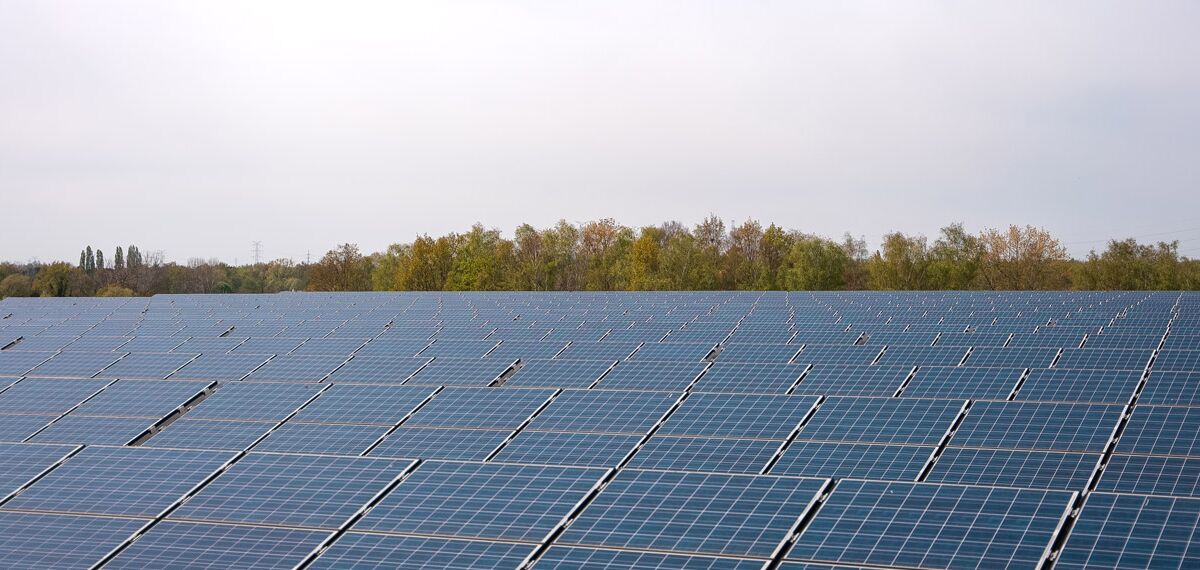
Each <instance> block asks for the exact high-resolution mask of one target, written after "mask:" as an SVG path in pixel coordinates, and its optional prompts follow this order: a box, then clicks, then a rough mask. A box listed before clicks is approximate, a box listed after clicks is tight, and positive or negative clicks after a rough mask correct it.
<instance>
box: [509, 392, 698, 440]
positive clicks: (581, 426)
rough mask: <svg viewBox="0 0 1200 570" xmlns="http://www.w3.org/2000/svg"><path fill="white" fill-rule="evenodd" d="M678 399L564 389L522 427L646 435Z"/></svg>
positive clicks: (659, 395) (662, 394) (676, 397)
mask: <svg viewBox="0 0 1200 570" xmlns="http://www.w3.org/2000/svg"><path fill="white" fill-rule="evenodd" d="M678 400H679V396H677V395H674V394H665V393H662V392H627V391H622V390H566V391H564V392H563V393H561V394H559V395H558V396H556V397H555V398H554V400H553V401H551V402H550V405H549V406H547V407H546V409H545V410H543V411H542V412H541V413H540V414H538V416H537V417H536V418H534V420H533V421H532V422H530V424H529V426H528V427H527V428H525V429H527V430H536V431H564V432H582V433H612V434H645V433H646V432H648V431H650V428H652V427H654V425H655V424H656V423H658V421H659V419H660V418H662V417H663V415H665V414H666V413H667V410H670V409H671V407H672V406H673V405H674V404H675V402H676V401H678Z"/></svg>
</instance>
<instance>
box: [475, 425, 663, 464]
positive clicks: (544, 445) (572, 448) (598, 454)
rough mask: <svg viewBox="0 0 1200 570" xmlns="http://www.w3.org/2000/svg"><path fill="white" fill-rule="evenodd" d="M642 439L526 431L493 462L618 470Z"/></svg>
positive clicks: (635, 436) (610, 435) (636, 436)
mask: <svg viewBox="0 0 1200 570" xmlns="http://www.w3.org/2000/svg"><path fill="white" fill-rule="evenodd" d="M641 439H642V436H640V435H614V434H593V433H563V432H552V431H540V432H539V431H528V430H526V431H523V432H521V433H520V434H519V435H517V437H516V438H515V439H513V440H512V441H511V442H509V443H508V445H505V446H504V449H502V450H500V453H499V454H498V455H496V458H495V459H494V461H500V462H508V463H535V464H544V465H574V466H578V467H616V466H617V464H619V463H620V462H621V460H622V459H624V458H625V456H627V455H629V452H631V451H633V448H634V447H635V446H637V444H638V442H639V441H641Z"/></svg>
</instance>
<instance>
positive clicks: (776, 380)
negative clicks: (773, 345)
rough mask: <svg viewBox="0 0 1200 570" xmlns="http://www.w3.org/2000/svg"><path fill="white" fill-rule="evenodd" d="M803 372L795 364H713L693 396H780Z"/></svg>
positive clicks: (701, 378)
mask: <svg viewBox="0 0 1200 570" xmlns="http://www.w3.org/2000/svg"><path fill="white" fill-rule="evenodd" d="M805 368H806V367H804V366H800V365H798V364H766V363H752V362H717V363H715V364H713V365H712V366H711V367H710V368H709V369H708V371H707V372H705V373H704V376H701V377H700V380H699V381H698V382H696V385H695V386H694V387H693V388H692V389H693V390H694V391H697V392H730V393H738V392H741V393H758V394H783V393H785V392H787V391H788V390H790V389H791V387H792V386H793V385H795V384H796V381H797V380H799V379H800V376H801V375H802V374H804V370H805Z"/></svg>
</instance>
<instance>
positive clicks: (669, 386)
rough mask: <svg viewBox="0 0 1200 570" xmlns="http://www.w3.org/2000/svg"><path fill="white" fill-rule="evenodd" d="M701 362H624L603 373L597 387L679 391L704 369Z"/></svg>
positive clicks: (704, 366) (705, 366)
mask: <svg viewBox="0 0 1200 570" xmlns="http://www.w3.org/2000/svg"><path fill="white" fill-rule="evenodd" d="M707 366H708V365H707V364H706V363H703V362H672V361H658V360H655V361H644V362H642V361H632V360H630V361H627V362H622V363H620V364H617V365H616V366H614V367H613V368H612V370H609V371H608V374H605V375H604V378H602V379H601V380H600V383H599V384H597V385H596V387H597V388H600V389H605V390H658V391H664V392H682V391H684V390H685V389H687V387H688V386H690V385H691V384H692V382H693V381H695V380H696V378H697V377H699V376H700V374H702V373H703V372H704V369H705V368H707Z"/></svg>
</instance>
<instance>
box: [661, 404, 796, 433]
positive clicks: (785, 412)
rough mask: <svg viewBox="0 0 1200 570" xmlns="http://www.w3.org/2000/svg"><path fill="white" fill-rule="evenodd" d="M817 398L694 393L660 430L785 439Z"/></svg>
mask: <svg viewBox="0 0 1200 570" xmlns="http://www.w3.org/2000/svg"><path fill="white" fill-rule="evenodd" d="M816 402H817V398H816V397H811V396H765V395H747V394H692V395H691V396H688V398H687V399H686V400H684V401H683V404H682V405H681V406H680V407H679V409H678V410H676V411H675V412H674V413H672V414H671V416H670V417H669V418H667V421H666V422H664V423H663V425H662V427H661V428H659V430H658V432H657V434H659V435H688V436H714V437H733V438H755V439H785V438H787V436H788V435H789V434H791V432H792V431H793V430H795V429H796V426H798V425H800V422H801V421H802V420H803V419H804V418H805V417H806V416H807V415H808V413H809V411H810V410H812V408H813V405H814V404H816Z"/></svg>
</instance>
